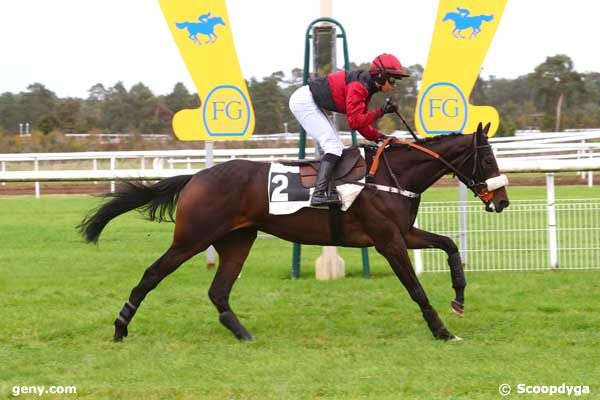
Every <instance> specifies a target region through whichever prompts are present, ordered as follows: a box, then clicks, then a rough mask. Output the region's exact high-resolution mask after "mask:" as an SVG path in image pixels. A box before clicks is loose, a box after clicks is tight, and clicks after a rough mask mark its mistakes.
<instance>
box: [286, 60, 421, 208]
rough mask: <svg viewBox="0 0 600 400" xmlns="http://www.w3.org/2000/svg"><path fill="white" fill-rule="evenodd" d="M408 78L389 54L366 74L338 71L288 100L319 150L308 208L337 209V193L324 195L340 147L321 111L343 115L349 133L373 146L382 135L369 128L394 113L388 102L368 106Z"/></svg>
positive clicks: (362, 72) (330, 122)
mask: <svg viewBox="0 0 600 400" xmlns="http://www.w3.org/2000/svg"><path fill="white" fill-rule="evenodd" d="M407 76H409V74H408V72H407V71H406V70H405V69H404V68H403V67H402V64H400V61H399V60H398V59H397V58H396V57H395V56H393V55H391V54H385V53H384V54H381V55H378V56H377V57H375V59H374V60H373V62H372V63H371V66H370V68H369V71H338V72H333V73H331V74H329V75H327V76H325V77H321V78H315V79H312V80H310V81H309V83H308V85H305V86H302V87H300V88H299V89H297V90H296V91H295V92H294V93H293V94H292V96H291V97H290V110H291V111H292V113H293V114H294V116H295V117H296V119H297V120H298V122H300V125H302V127H303V128H304V129H305V130H306V132H307V133H308V134H309V135H310V136H311V137H312V138H313V139H314V140H315V141H317V143H319V146H320V147H321V148H322V149H323V153H324V155H323V158H322V159H321V166H320V168H319V175H318V176H317V184H316V187H315V191H314V193H313V195H312V198H311V202H310V205H311V206H325V205H329V204H334V205H339V204H340V199H339V198H338V196H337V193H329V194H328V193H327V191H328V190H327V189H328V187H329V181H330V180H331V175H332V172H333V169H334V167H335V164H336V162H337V161H338V160H339V158H340V156H341V155H342V150H343V149H344V146H343V144H342V140H341V139H340V137H339V134H338V132H337V130H336V128H335V126H334V125H333V121H332V120H331V118H330V117H329V116H328V115H327V114H326V113H325V111H333V112H337V113H341V114H346V119H347V120H348V124H349V125H350V129H352V130H357V131H358V132H360V134H361V135H362V136H364V137H365V138H366V139H368V140H371V141H374V142H377V141H379V140H381V138H382V137H384V135H383V134H382V133H381V132H379V131H378V130H377V129H375V128H373V127H372V126H371V124H373V123H374V122H375V121H376V120H377V119H378V118H381V117H382V116H383V115H384V114H387V113H393V112H395V111H397V107H396V105H395V104H394V103H392V102H386V104H385V105H384V106H383V107H382V108H377V109H375V110H373V111H369V109H368V108H369V102H370V101H371V97H372V96H373V94H375V93H377V92H390V91H392V90H394V85H395V84H396V79H398V80H399V79H402V78H404V77H407Z"/></svg>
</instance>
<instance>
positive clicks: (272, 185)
mask: <svg viewBox="0 0 600 400" xmlns="http://www.w3.org/2000/svg"><path fill="white" fill-rule="evenodd" d="M362 153H363V149H360V151H359V149H358V148H350V149H346V150H344V153H343V154H342V158H341V159H340V160H339V161H338V162H337V164H336V167H335V169H334V171H333V176H334V180H335V185H336V188H337V190H338V192H339V194H340V197H341V199H342V207H341V209H342V211H346V210H348V209H349V208H350V206H352V203H353V202H354V200H356V198H357V197H358V195H359V194H360V192H361V191H362V190H363V189H364V185H360V184H355V183H352V182H357V183H363V184H364V183H365V175H366V170H367V167H366V163H365V160H364V154H362ZM318 165H319V160H296V161H282V162H276V163H271V167H270V169H269V174H268V178H267V179H268V182H267V188H268V189H267V190H268V196H269V214H273V215H284V214H293V213H295V212H296V211H298V210H300V209H301V208H304V207H310V197H311V196H312V193H313V192H314V190H315V188H314V187H315V184H316V180H317V174H318Z"/></svg>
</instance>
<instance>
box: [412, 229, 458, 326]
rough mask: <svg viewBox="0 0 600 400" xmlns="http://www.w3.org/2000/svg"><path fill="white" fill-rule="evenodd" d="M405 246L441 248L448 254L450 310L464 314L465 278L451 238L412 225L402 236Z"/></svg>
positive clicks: (456, 248) (456, 249)
mask: <svg viewBox="0 0 600 400" xmlns="http://www.w3.org/2000/svg"><path fill="white" fill-rule="evenodd" d="M404 239H405V241H406V246H407V247H408V248H409V249H428V248H432V247H433V248H436V249H441V250H444V251H445V252H446V254H448V266H449V267H450V277H451V278H452V287H453V288H454V292H455V298H454V300H452V302H451V303H450V305H451V307H452V311H453V312H454V313H455V314H456V315H458V316H459V317H462V316H464V314H465V287H466V286H467V279H466V278H465V271H464V269H463V264H462V261H461V259H460V253H459V252H458V247H456V244H455V243H454V241H452V239H450V238H449V237H447V236H442V235H437V234H435V233H431V232H427V231H424V230H421V229H418V228H415V227H414V226H413V227H411V228H410V229H409V231H408V232H407V233H406V235H405V236H404Z"/></svg>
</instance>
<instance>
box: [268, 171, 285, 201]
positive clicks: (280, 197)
mask: <svg viewBox="0 0 600 400" xmlns="http://www.w3.org/2000/svg"><path fill="white" fill-rule="evenodd" d="M271 182H272V183H274V184H275V185H277V186H276V187H275V189H274V190H273V194H272V195H271V201H288V194H287V193H281V192H283V191H284V190H285V189H287V188H288V184H289V181H288V177H287V176H285V175H275V176H274V177H273V179H271Z"/></svg>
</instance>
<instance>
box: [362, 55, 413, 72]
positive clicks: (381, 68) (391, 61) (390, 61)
mask: <svg viewBox="0 0 600 400" xmlns="http://www.w3.org/2000/svg"><path fill="white" fill-rule="evenodd" d="M369 74H371V75H379V74H383V75H388V76H392V77H394V78H402V77H407V76H410V74H409V73H408V71H407V70H405V69H404V68H402V64H400V60H398V59H397V58H396V57H395V56H393V55H392V54H387V53H383V54H380V55H378V56H377V57H375V59H374V60H373V62H372V63H371V66H370V67H369Z"/></svg>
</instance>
